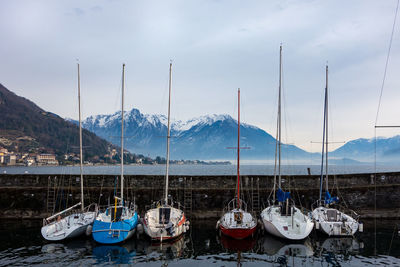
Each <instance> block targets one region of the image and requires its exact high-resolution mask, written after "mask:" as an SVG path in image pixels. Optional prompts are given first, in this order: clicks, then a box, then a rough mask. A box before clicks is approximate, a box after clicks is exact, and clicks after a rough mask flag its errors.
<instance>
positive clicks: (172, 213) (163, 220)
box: [142, 63, 189, 242]
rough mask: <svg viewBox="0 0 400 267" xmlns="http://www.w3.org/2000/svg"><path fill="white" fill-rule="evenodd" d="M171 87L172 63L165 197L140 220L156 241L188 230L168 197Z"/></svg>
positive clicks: (187, 222) (175, 206)
mask: <svg viewBox="0 0 400 267" xmlns="http://www.w3.org/2000/svg"><path fill="white" fill-rule="evenodd" d="M171 85H172V63H170V65H169V98H168V125H167V161H166V170H165V195H164V199H162V200H160V201H158V202H156V203H153V204H152V207H151V209H149V210H148V211H147V212H146V214H145V216H144V218H143V219H142V222H143V228H144V231H145V233H146V234H147V235H148V236H149V237H150V238H151V239H152V240H157V241H160V242H162V241H167V240H171V239H175V238H177V237H179V236H180V235H182V234H183V233H185V232H186V231H187V230H188V229H189V221H188V220H187V219H186V217H185V213H184V212H183V210H181V205H180V203H179V202H174V201H173V200H172V198H171V197H169V195H168V172H169V143H170V138H171V136H170V110H171V108H170V106H171Z"/></svg>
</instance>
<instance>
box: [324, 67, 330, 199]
mask: <svg viewBox="0 0 400 267" xmlns="http://www.w3.org/2000/svg"><path fill="white" fill-rule="evenodd" d="M325 77H326V78H325V79H326V86H325V87H326V126H325V128H326V141H325V153H326V155H325V158H326V159H325V160H326V163H325V173H326V174H325V190H326V191H328V144H329V142H328V140H329V139H328V133H329V132H328V111H329V109H328V106H329V102H328V99H329V97H328V65H326V70H325Z"/></svg>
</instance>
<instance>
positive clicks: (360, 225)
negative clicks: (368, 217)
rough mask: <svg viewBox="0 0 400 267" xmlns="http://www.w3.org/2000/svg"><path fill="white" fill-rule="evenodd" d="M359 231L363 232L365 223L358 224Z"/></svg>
mask: <svg viewBox="0 0 400 267" xmlns="http://www.w3.org/2000/svg"><path fill="white" fill-rule="evenodd" d="M358 231H359V232H361V233H362V232H363V231H364V224H363V223H359V224H358Z"/></svg>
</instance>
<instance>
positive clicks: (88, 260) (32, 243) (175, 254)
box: [0, 220, 400, 266]
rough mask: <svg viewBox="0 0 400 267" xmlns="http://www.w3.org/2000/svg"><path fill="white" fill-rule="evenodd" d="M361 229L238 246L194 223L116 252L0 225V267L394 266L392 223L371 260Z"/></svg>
mask: <svg viewBox="0 0 400 267" xmlns="http://www.w3.org/2000/svg"><path fill="white" fill-rule="evenodd" d="M367 224H368V223H367ZM367 224H366V226H365V229H364V233H360V234H358V235H357V236H356V238H327V237H321V236H318V235H317V234H315V233H313V234H312V236H311V237H310V238H308V239H307V240H305V241H304V242H300V243H288V242H285V241H283V240H280V239H276V238H273V237H271V236H268V235H267V234H265V235H259V236H258V237H257V238H255V239H249V240H244V241H235V240H232V239H229V238H224V237H222V238H220V237H218V236H217V235H216V231H215V221H197V222H192V227H191V231H190V233H187V234H186V236H185V237H183V238H181V239H179V240H177V241H175V242H174V243H171V244H163V245H162V246H160V245H159V244H151V243H150V242H149V241H148V240H146V239H144V238H140V239H136V238H134V239H131V240H128V241H127V242H126V243H123V244H122V245H120V246H101V245H98V244H96V243H95V242H94V241H93V240H92V239H91V238H82V239H75V240H70V241H67V242H63V243H48V242H46V241H44V240H43V239H42V238H41V235H40V227H41V222H40V221H37V220H36V221H31V220H29V221H27V220H23V221H10V220H0V266H10V265H12V266H21V265H28V266H31V265H49V266H54V265H71V266H86V265H100V266H103V265H115V264H122V265H124V264H135V265H138V266H142V265H149V266H166V265H170V266H188V265H192V266H209V265H212V266H237V265H240V264H241V265H243V266H259V265H264V266H265V265H267V266H374V265H379V266H400V238H399V237H398V236H397V232H396V234H395V235H394V238H393V240H392V236H393V230H394V224H395V222H394V221H386V222H385V223H383V222H378V225H379V229H378V231H377V232H376V237H377V239H376V241H377V242H376V248H377V250H376V255H377V256H374V255H375V239H374V231H373V228H371V226H368V225H367Z"/></svg>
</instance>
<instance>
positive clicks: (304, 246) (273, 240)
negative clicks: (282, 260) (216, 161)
mask: <svg viewBox="0 0 400 267" xmlns="http://www.w3.org/2000/svg"><path fill="white" fill-rule="evenodd" d="M258 252H259V253H265V254H267V255H269V256H293V257H311V256H313V255H314V249H313V246H312V243H311V240H310V239H309V238H306V239H305V240H302V241H288V240H284V239H281V238H277V237H274V236H272V235H265V236H263V237H262V238H260V239H259V251H258Z"/></svg>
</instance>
